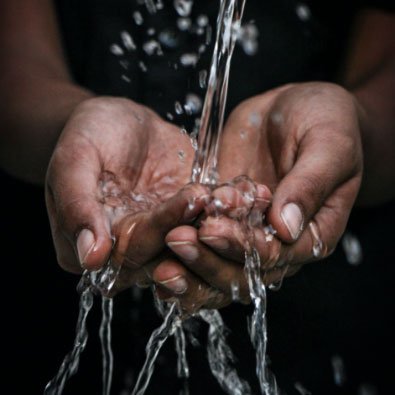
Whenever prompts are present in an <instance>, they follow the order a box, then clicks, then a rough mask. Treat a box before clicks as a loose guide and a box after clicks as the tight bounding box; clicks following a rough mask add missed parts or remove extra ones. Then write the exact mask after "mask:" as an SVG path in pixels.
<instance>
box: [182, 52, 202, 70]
mask: <svg viewBox="0 0 395 395" xmlns="http://www.w3.org/2000/svg"><path fill="white" fill-rule="evenodd" d="M198 60H199V57H198V55H197V54H196V53H184V54H183V55H181V57H180V63H181V64H182V65H183V66H186V67H187V66H196V63H197V62H198Z"/></svg>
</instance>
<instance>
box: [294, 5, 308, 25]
mask: <svg viewBox="0 0 395 395" xmlns="http://www.w3.org/2000/svg"><path fill="white" fill-rule="evenodd" d="M295 12H296V15H297V16H298V18H299V19H300V20H301V21H302V22H306V21H308V20H309V19H310V18H311V11H310V8H309V7H308V6H307V4H304V3H299V4H298V5H297V6H296V8H295Z"/></svg>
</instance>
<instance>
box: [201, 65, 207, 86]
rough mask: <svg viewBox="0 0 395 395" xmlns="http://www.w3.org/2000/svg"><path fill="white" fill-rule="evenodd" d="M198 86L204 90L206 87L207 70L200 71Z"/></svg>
mask: <svg viewBox="0 0 395 395" xmlns="http://www.w3.org/2000/svg"><path fill="white" fill-rule="evenodd" d="M199 86H200V87H201V88H202V89H204V88H205V87H206V86H207V70H200V72H199Z"/></svg>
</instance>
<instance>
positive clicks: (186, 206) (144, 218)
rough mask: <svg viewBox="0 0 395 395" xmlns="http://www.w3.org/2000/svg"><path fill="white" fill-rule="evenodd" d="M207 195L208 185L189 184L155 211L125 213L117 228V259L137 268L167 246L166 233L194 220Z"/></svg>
mask: <svg viewBox="0 0 395 395" xmlns="http://www.w3.org/2000/svg"><path fill="white" fill-rule="evenodd" d="M207 198H208V190H207V188H206V187H204V186H203V185H200V184H189V185H187V186H186V187H184V188H183V189H182V190H181V191H180V192H178V193H177V194H176V195H174V196H173V197H171V198H170V199H169V200H167V201H166V202H164V203H161V204H160V205H158V206H157V207H155V208H154V209H153V210H152V211H148V212H145V213H140V214H137V215H136V214H133V215H129V216H126V217H125V218H124V219H123V220H122V221H121V222H120V223H119V224H118V225H117V226H116V227H115V230H114V235H115V237H116V240H117V241H116V244H115V246H114V252H113V258H114V260H115V262H117V263H118V264H123V263H125V264H127V265H129V266H131V267H135V268H138V267H140V266H141V265H143V264H144V263H146V262H147V261H150V260H152V258H154V257H155V256H156V255H157V254H158V253H159V252H161V251H162V250H163V248H164V247H165V236H166V234H167V233H168V232H169V231H170V230H171V229H173V228H174V227H176V226H179V225H181V224H186V223H190V222H192V221H193V219H194V218H196V216H197V215H198V214H199V213H200V212H201V211H202V210H203V209H204V206H205V202H206V199H207Z"/></svg>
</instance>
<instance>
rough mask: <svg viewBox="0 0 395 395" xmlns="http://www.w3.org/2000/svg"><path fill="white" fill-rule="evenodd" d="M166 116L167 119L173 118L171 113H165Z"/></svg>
mask: <svg viewBox="0 0 395 395" xmlns="http://www.w3.org/2000/svg"><path fill="white" fill-rule="evenodd" d="M166 118H167V119H168V120H169V121H172V120H173V119H174V116H173V114H172V113H170V112H168V113H166Z"/></svg>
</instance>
